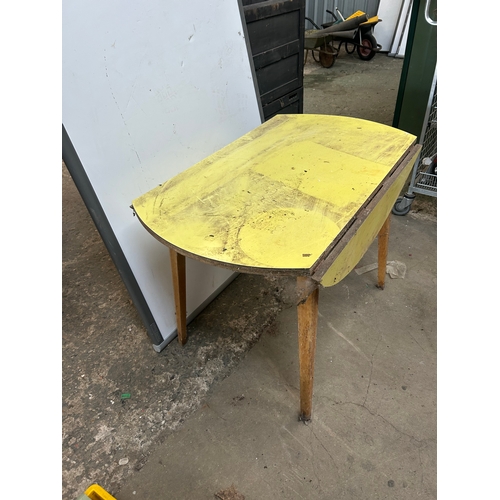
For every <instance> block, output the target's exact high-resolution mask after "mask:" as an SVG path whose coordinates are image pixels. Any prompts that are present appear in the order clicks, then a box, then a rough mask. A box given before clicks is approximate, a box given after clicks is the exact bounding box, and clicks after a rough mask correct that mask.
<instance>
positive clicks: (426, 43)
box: [392, 0, 437, 139]
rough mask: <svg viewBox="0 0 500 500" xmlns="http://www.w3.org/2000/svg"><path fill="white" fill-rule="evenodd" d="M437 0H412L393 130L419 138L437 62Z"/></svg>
mask: <svg viewBox="0 0 500 500" xmlns="http://www.w3.org/2000/svg"><path fill="white" fill-rule="evenodd" d="M436 2H437V0H428V1H427V2H426V0H414V1H413V7H412V14H411V19H410V26H409V29H408V41H407V45H406V50H405V58H404V63H403V69H402V71H401V79H400V83H399V91H398V97H397V100H396V108H395V111H394V119H393V123H392V125H393V127H396V128H399V129H401V130H404V131H405V132H409V133H411V134H414V135H416V136H417V137H418V138H419V139H421V137H420V135H421V132H422V127H423V125H424V119H425V112H426V109H427V105H428V102H429V95H430V92H431V87H432V81H433V78H434V72H435V70H436V62H437V26H434V25H431V24H429V22H428V20H426V12H427V17H430V18H431V19H432V20H434V21H436V20H437V3H436Z"/></svg>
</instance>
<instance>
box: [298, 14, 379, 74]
mask: <svg viewBox="0 0 500 500" xmlns="http://www.w3.org/2000/svg"><path fill="white" fill-rule="evenodd" d="M327 12H328V13H330V14H332V15H333V17H334V19H335V21H334V22H331V23H327V24H323V25H322V27H321V28H320V27H319V26H318V25H317V24H316V23H315V22H314V21H313V20H312V19H310V18H308V17H306V20H307V21H309V22H310V23H311V24H312V25H313V26H314V27H315V28H316V29H314V30H306V32H305V35H304V48H305V49H306V51H307V52H306V59H305V62H307V54H308V52H309V50H310V51H311V52H312V55H313V58H314V60H315V61H316V62H319V63H321V65H322V66H323V67H325V68H330V67H331V66H333V64H334V62H335V59H336V57H337V55H338V53H339V51H340V47H341V46H342V43H344V44H345V48H346V52H347V53H349V54H352V53H353V52H354V50H355V49H356V50H357V53H358V56H359V58H360V59H362V60H364V61H369V60H370V59H372V58H373V57H374V56H375V54H376V52H378V51H379V50H380V49H381V48H382V46H381V45H378V44H377V41H376V40H375V37H374V36H373V28H374V26H375V25H376V24H377V23H379V22H381V19H379V18H378V16H374V17H371V18H368V16H367V15H366V14H365V13H364V12H361V11H357V12H355V13H354V14H352V15H351V16H349V17H348V18H347V19H344V18H343V17H342V20H339V19H337V17H336V16H335V14H333V12H331V11H329V10H327ZM338 13H339V15H340V16H341V14H340V11H338ZM336 41H338V42H339V45H338V47H335V45H334V42H336Z"/></svg>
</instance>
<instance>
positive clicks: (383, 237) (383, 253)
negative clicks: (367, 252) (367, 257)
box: [377, 214, 391, 290]
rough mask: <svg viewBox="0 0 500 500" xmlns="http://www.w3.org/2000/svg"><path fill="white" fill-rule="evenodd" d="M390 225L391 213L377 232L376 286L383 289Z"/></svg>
mask: <svg viewBox="0 0 500 500" xmlns="http://www.w3.org/2000/svg"><path fill="white" fill-rule="evenodd" d="M390 226H391V214H389V217H387V219H386V220H385V222H384V225H383V226H382V227H381V228H380V231H379V233H378V284H377V287H378V288H381V289H382V290H383V289H384V286H385V272H386V268H387V251H388V249H389V229H390Z"/></svg>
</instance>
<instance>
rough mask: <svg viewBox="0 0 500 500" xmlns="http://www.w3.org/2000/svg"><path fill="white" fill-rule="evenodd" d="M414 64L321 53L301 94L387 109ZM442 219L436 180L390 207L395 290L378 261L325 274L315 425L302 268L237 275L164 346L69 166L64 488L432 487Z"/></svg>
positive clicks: (203, 495) (420, 490)
mask: <svg viewBox="0 0 500 500" xmlns="http://www.w3.org/2000/svg"><path fill="white" fill-rule="evenodd" d="M401 67H402V61H401V60H397V59H393V58H388V57H387V56H385V55H383V54H379V55H377V56H376V57H375V58H374V59H373V60H372V61H370V62H362V61H360V60H359V59H357V58H356V56H354V55H353V56H349V55H347V54H341V56H339V58H338V60H337V62H336V63H335V65H334V66H333V67H332V68H329V69H326V68H321V66H319V65H318V64H317V63H314V62H313V61H312V60H311V59H310V58H309V61H308V64H307V65H306V68H305V72H304V73H305V76H304V112H306V113H325V114H341V115H346V116H357V117H360V118H367V119H371V120H375V121H379V122H381V123H386V124H391V121H392V113H393V111H394V104H395V100H396V95H397V88H398V83H399V75H400V71H401ZM436 221H437V219H436V203H435V200H434V199H431V198H429V197H419V198H418V199H417V200H416V202H415V203H414V205H413V207H412V211H411V212H410V214H409V215H407V216H405V217H394V216H393V217H392V222H391V238H390V246H389V260H395V261H399V262H403V263H404V264H405V265H406V268H407V271H406V275H405V277H404V278H403V279H397V278H395V279H391V278H390V277H387V283H386V288H385V290H383V291H382V290H379V289H377V288H376V287H375V281H376V271H370V272H368V273H366V274H360V275H358V274H357V273H356V272H353V273H351V274H350V275H349V276H348V277H347V278H345V279H344V280H343V281H342V282H341V283H340V284H339V285H337V286H335V287H332V288H328V289H322V290H321V291H320V299H319V312H320V316H319V324H318V340H317V353H316V369H315V386H314V399H313V420H312V422H311V423H310V424H309V425H305V424H303V423H301V422H299V421H298V420H297V415H298V359H297V351H298V348H297V335H296V331H297V323H296V322H297V319H296V310H295V307H294V303H293V300H292V296H293V287H294V283H293V281H292V280H289V279H287V278H280V279H276V280H271V279H266V278H264V277H259V276H244V275H241V276H239V277H238V278H237V279H236V280H235V281H234V282H233V283H232V284H231V285H230V286H229V287H228V288H227V289H226V290H225V291H224V292H223V293H222V294H221V295H219V297H217V299H216V300H215V301H214V302H212V304H210V305H209V306H208V307H207V309H205V311H203V312H202V313H201V314H200V315H199V316H198V317H197V318H196V319H195V320H194V321H193V322H192V323H191V324H190V325H189V330H188V334H189V341H188V344H187V345H186V346H185V347H184V348H181V347H179V346H178V345H177V343H176V342H173V343H171V344H169V345H168V346H167V347H166V348H165V349H164V351H162V352H161V353H156V352H154V351H153V349H152V348H151V344H150V341H149V339H148V337H147V335H146V333H145V330H144V328H143V326H142V324H141V321H140V318H139V317H138V314H137V313H136V311H135V309H134V307H133V306H132V304H131V303H130V301H129V299H128V295H127V292H126V290H125V288H124V286H123V284H122V282H121V280H120V278H119V276H118V273H117V272H116V270H115V268H114V266H113V264H112V262H111V260H110V258H109V255H108V254H107V252H106V249H105V248H104V245H103V244H102V241H101V240H100V238H99V235H98V233H97V231H96V230H95V227H94V226H93V224H92V221H91V220H90V217H89V216H88V213H87V212H86V209H85V207H84V205H83V203H82V202H81V199H80V198H79V195H78V192H77V191H76V189H75V187H74V185H73V184H72V181H71V178H70V177H69V175H68V173H67V171H66V170H65V168H64V167H63V353H62V356H63V413H62V430H63V445H62V464H63V478H62V479H63V484H62V493H63V498H64V499H68V500H71V499H72V498H77V497H78V495H79V494H80V493H82V492H83V491H84V490H85V488H86V487H87V486H88V485H90V484H91V483H93V482H97V483H99V484H100V485H101V486H103V487H104V488H105V489H107V490H108V491H109V492H110V493H111V494H113V495H114V496H115V497H116V498H117V499H118V500H127V499H136V498H138V499H155V500H157V499H176V500H177V499H185V498H186V499H187V498H189V499H211V498H222V499H231V498H232V499H241V498H245V499H247V500H250V499H267V498H284V499H288V498H290V499H296V498H297V499H299V498H307V499H316V498H317V499H332V498H347V499H358V498H359V499H361V498H363V499H365V498H370V499H377V498H397V499H406V498H408V499H414V498H417V497H418V498H423V499H433V498H436V496H437V493H436V489H437V487H436V316H437V313H436V274H437V272H436V232H437V223H436ZM373 262H376V243H375V244H374V245H372V247H370V249H369V251H368V252H367V254H366V255H365V257H364V258H363V260H362V261H361V262H360V264H359V266H363V265H365V264H371V263H373ZM125 392H126V393H130V394H131V398H130V399H127V400H122V399H121V394H123V393H125Z"/></svg>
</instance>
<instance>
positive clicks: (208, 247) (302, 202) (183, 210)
mask: <svg viewBox="0 0 500 500" xmlns="http://www.w3.org/2000/svg"><path fill="white" fill-rule="evenodd" d="M420 147H421V146H420V145H418V144H416V137H415V136H413V135H411V134H409V133H406V132H403V131H401V130H398V129H395V128H393V127H389V126H386V125H381V124H379V123H374V122H370V121H366V120H361V119H357V118H348V117H341V116H330V115H307V114H306V115H304V114H296V115H277V116H275V117H274V118H272V119H271V120H269V121H267V122H265V123H263V124H262V125H260V126H258V127H257V128H255V129H254V130H252V131H251V132H249V133H247V134H245V135H244V136H242V137H240V138H239V139H237V140H236V141H234V142H232V143H231V144H229V145H228V146H226V147H224V148H222V149H220V150H219V151H217V152H215V153H214V154H212V155H211V156H209V157H207V158H205V159H204V160H202V161H200V162H199V163H197V164H196V165H194V166H192V167H191V168H189V169H187V170H185V171H184V172H182V173H180V174H178V175H177V176H175V177H174V178H172V179H170V180H168V181H167V182H165V183H164V184H162V185H160V186H157V187H155V188H154V189H152V190H151V191H149V192H147V193H146V194H144V195H142V196H140V197H139V198H137V199H136V200H134V201H133V203H132V207H133V210H134V211H135V213H136V215H137V216H138V218H139V220H140V221H141V223H142V224H143V225H144V227H145V228H146V229H147V230H148V231H149V232H150V233H151V234H152V235H153V236H154V237H155V238H156V239H158V240H159V241H161V242H162V243H164V244H165V245H167V246H168V247H169V248H170V257H171V259H170V260H171V266H172V276H173V282H174V283H173V287H174V297H175V306H176V321H177V332H178V339H179V341H180V343H181V344H184V343H185V342H186V340H187V333H186V278H185V258H186V257H189V258H192V259H197V260H200V261H203V262H206V263H209V264H212V265H214V266H222V267H225V268H228V269H231V270H233V271H236V272H242V273H257V274H281V275H289V276H295V277H296V278H297V310H298V335H299V365H300V419H301V420H309V419H310V418H311V411H312V394H313V371H314V354H315V348H316V325H317V316H318V294H319V287H320V286H325V287H327V286H332V285H335V284H337V283H339V282H340V281H341V280H342V279H343V278H344V277H345V276H346V275H347V274H348V273H349V272H350V271H351V270H352V269H354V267H355V266H356V265H357V263H358V262H359V261H360V259H361V258H362V256H363V255H364V253H365V252H366V250H367V249H368V247H369V246H370V244H371V243H372V242H373V241H374V239H375V237H377V235H378V241H379V243H378V263H379V266H378V286H379V288H383V287H384V279H385V270H386V258H387V245H388V238H389V221H390V213H391V209H392V206H393V205H394V203H395V201H396V199H397V197H398V195H399V193H400V191H401V190H402V188H403V185H404V183H405V181H406V179H407V178H408V176H409V174H410V172H411V169H412V166H413V164H414V162H415V160H416V158H417V156H418V153H419V151H420Z"/></svg>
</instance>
